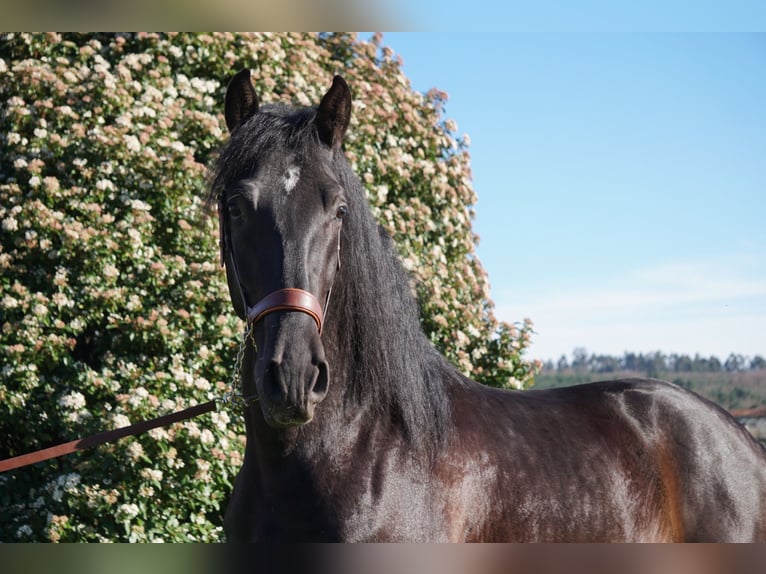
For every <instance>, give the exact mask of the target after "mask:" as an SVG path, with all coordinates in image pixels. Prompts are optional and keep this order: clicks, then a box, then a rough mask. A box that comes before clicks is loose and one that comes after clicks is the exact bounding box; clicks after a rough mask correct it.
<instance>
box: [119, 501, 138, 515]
mask: <svg viewBox="0 0 766 574" xmlns="http://www.w3.org/2000/svg"><path fill="white" fill-rule="evenodd" d="M118 512H119V513H120V514H122V515H123V516H125V517H126V518H135V517H136V516H138V513H139V512H140V509H139V508H138V505H137V504H133V503H130V504H121V505H120V508H119V509H118Z"/></svg>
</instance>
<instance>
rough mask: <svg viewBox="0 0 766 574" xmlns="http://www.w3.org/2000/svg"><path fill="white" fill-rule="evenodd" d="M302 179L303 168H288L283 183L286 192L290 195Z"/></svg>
mask: <svg viewBox="0 0 766 574" xmlns="http://www.w3.org/2000/svg"><path fill="white" fill-rule="evenodd" d="M300 177H301V168H299V167H298V166H297V165H291V166H290V167H288V168H287V173H285V175H284V177H283V178H282V181H283V182H284V184H285V191H286V192H287V193H290V192H291V191H292V190H293V189H294V188H295V186H296V185H298V179H300Z"/></svg>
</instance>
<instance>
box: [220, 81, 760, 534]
mask: <svg viewBox="0 0 766 574" xmlns="http://www.w3.org/2000/svg"><path fill="white" fill-rule="evenodd" d="M224 108H225V109H224V116H225V121H226V125H227V127H228V130H229V137H228V141H227V142H225V143H224V144H223V145H222V148H221V151H220V153H219V155H218V157H217V159H216V160H215V162H214V164H213V165H212V166H211V185H210V187H209V193H210V196H209V198H208V199H209V201H210V202H211V203H215V202H217V205H218V212H219V217H220V233H221V259H222V264H223V266H224V267H225V273H226V281H227V284H228V290H229V295H230V297H231V303H232V307H233V309H234V311H235V312H236V313H237V314H238V315H239V317H240V318H242V319H243V320H244V321H246V325H247V331H246V345H245V348H244V354H243V356H242V360H241V377H240V383H239V384H240V385H241V389H240V392H241V395H240V398H241V401H242V403H243V404H244V405H245V406H244V415H243V416H244V419H245V430H246V443H245V455H244V460H243V464H242V467H241V469H240V471H239V473H238V475H237V478H236V480H235V483H234V487H233V491H232V493H231V495H230V498H229V502H228V506H227V509H226V512H225V516H224V531H225V536H226V539H227V540H228V541H231V542H247V541H309V542H310V541H314V542H319V541H348V542H352V541H412V542H418V541H419V542H446V541H452V542H460V541H465V542H472V541H503V542H505V541H509V542H510V541H514V542H527V541H549V542H553V541H569V542H586V541H587V542H604V541H647V542H662V541H665V542H669V541H756V540H759V541H764V540H766V451H765V450H764V448H763V447H761V446H760V445H759V444H758V443H757V442H756V441H755V440H754V439H753V438H752V437H751V436H750V435H749V434H748V433H747V431H746V430H744V428H743V427H742V426H740V425H739V424H738V423H737V422H736V421H735V420H734V419H733V418H732V417H731V416H729V415H728V414H727V413H726V412H725V411H724V410H723V409H721V408H719V407H718V406H716V405H715V404H713V403H712V402H709V401H707V400H705V399H703V398H701V397H699V396H697V395H695V394H693V393H691V392H689V391H686V390H683V389H681V388H679V387H677V386H675V385H672V384H670V383H666V382H662V381H659V380H653V379H626V380H616V381H610V382H596V383H590V384H585V385H579V386H576V387H569V388H563V389H556V390H525V391H512V390H501V389H497V388H491V387H488V386H485V385H481V384H479V383H476V382H474V381H472V380H470V379H468V378H467V377H465V376H463V375H462V374H461V373H460V372H459V371H458V370H457V369H456V368H455V367H454V366H453V365H452V364H450V363H449V362H448V361H447V360H446V359H445V358H444V357H443V356H442V355H441V354H440V353H439V352H438V351H437V350H436V349H435V348H434V346H433V345H432V343H431V342H430V341H429V340H428V338H427V337H426V335H425V334H424V332H423V331H422V328H421V324H420V319H419V309H418V305H417V303H416V301H415V298H414V296H413V294H412V290H411V286H410V281H409V277H408V274H407V273H406V272H405V270H404V268H403V266H402V265H401V263H400V261H399V259H398V257H397V255H396V251H395V248H394V245H393V241H392V239H391V238H390V236H389V235H388V234H387V233H386V232H385V231H383V230H382V228H381V227H380V226H379V225H378V224H377V223H376V221H375V220H374V218H373V215H372V212H371V210H370V207H369V204H368V202H367V200H366V198H365V193H364V189H363V187H362V184H361V183H360V180H359V179H358V177H357V176H356V175H355V173H354V172H353V170H352V168H351V166H350V165H349V163H348V161H347V159H346V158H345V156H344V151H343V140H344V137H345V135H346V132H347V130H348V126H349V121H350V118H351V111H352V97H351V92H350V89H349V87H348V85H347V84H346V82H345V81H344V80H343V79H342V78H341V77H340V76H335V77H334V79H333V80H332V85H331V87H330V88H329V89H328V90H327V92H326V93H325V94H324V96H323V97H322V98H321V101H320V103H319V104H318V106H313V107H293V106H290V105H286V104H280V103H276V104H264V105H261V104H260V102H259V99H258V96H257V94H256V92H255V90H254V88H253V85H252V83H251V80H250V73H249V71H248V70H243V71H241V72H239V73H238V74H236V75H235V76H234V77H233V79H231V81H230V83H229V84H228V87H227V91H226V95H225V105H224Z"/></svg>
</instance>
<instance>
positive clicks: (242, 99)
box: [224, 69, 258, 133]
mask: <svg viewBox="0 0 766 574" xmlns="http://www.w3.org/2000/svg"><path fill="white" fill-rule="evenodd" d="M257 111H258V96H257V95H256V93H255V90H254V89H253V84H252V83H251V82H250V70H248V69H244V70H242V71H241V72H239V73H238V74H237V75H236V76H234V77H233V78H232V79H231V82H229V87H228V88H226V106H225V111H224V115H225V116H226V127H228V128H229V132H230V133H232V132H234V130H236V129H237V128H238V127H239V126H241V125H242V124H243V123H245V121H246V120H247V119H248V118H249V117H251V116H252V115H253V114H255V113H256V112H257Z"/></svg>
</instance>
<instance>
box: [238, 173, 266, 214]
mask: <svg viewBox="0 0 766 574" xmlns="http://www.w3.org/2000/svg"><path fill="white" fill-rule="evenodd" d="M241 185H242V191H243V192H244V195H245V197H247V198H248V199H249V200H250V203H252V204H253V208H254V209H258V194H259V192H260V190H261V184H260V182H259V181H258V178H257V177H254V178H252V179H246V180H244V181H243V182H242V184H241Z"/></svg>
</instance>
